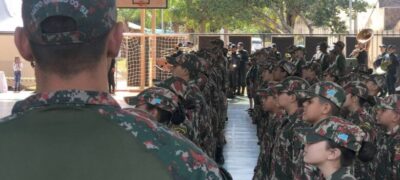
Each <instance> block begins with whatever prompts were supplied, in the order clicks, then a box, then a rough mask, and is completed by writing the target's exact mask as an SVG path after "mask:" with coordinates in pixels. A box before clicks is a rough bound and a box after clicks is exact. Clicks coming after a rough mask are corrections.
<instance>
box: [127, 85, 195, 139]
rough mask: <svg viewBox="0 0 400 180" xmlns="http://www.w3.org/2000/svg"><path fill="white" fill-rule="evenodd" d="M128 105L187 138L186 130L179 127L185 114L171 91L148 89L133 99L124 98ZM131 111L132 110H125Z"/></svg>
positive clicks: (155, 88)
mask: <svg viewBox="0 0 400 180" xmlns="http://www.w3.org/2000/svg"><path fill="white" fill-rule="evenodd" d="M125 101H126V102H127V103H128V104H129V105H133V106H135V108H136V109H140V110H143V111H145V112H148V113H149V114H151V116H152V117H153V118H154V120H155V121H156V122H159V123H161V124H164V125H166V126H168V127H170V128H171V129H172V130H174V131H176V132H178V133H180V134H182V135H183V136H187V128H186V127H185V126H180V125H181V123H183V122H184V121H185V118H186V117H185V113H184V110H183V107H182V106H181V104H182V102H180V100H179V97H178V96H177V95H176V94H175V93H173V92H172V91H170V90H168V89H166V88H161V87H151V88H148V89H146V90H144V91H142V92H141V93H139V95H137V96H135V97H125ZM125 110H127V111H132V109H125Z"/></svg>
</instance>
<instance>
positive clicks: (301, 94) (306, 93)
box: [295, 90, 317, 99]
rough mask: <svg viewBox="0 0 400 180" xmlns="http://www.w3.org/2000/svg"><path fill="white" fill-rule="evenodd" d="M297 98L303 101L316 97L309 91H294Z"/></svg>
mask: <svg viewBox="0 0 400 180" xmlns="http://www.w3.org/2000/svg"><path fill="white" fill-rule="evenodd" d="M295 93H296V94H297V96H298V97H300V98H303V99H311V98H313V97H316V96H317V95H316V94H315V93H313V92H310V91H304V90H302V91H295Z"/></svg>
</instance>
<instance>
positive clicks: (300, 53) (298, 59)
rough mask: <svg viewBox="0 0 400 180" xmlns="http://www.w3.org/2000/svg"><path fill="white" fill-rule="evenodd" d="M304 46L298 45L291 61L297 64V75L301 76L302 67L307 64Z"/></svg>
mask: <svg viewBox="0 0 400 180" xmlns="http://www.w3.org/2000/svg"><path fill="white" fill-rule="evenodd" d="M304 50H305V49H304V47H303V46H297V47H296V49H295V50H294V57H293V58H292V60H291V62H292V63H293V64H294V65H295V66H296V72H295V73H294V75H295V76H299V77H300V76H301V68H302V67H303V66H304V65H305V64H306V59H305V57H304Z"/></svg>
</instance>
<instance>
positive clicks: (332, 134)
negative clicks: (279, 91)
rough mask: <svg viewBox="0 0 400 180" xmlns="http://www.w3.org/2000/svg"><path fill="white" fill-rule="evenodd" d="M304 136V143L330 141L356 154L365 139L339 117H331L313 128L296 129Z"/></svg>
mask: <svg viewBox="0 0 400 180" xmlns="http://www.w3.org/2000/svg"><path fill="white" fill-rule="evenodd" d="M297 131H298V132H300V133H301V134H302V135H304V136H303V137H304V139H303V141H304V142H306V143H316V142H319V141H324V140H326V139H330V140H332V141H333V142H335V143H337V144H338V145H340V146H342V147H344V148H347V149H350V150H353V151H355V152H358V151H359V150H360V149H361V143H362V141H363V140H364V138H365V133H364V131H363V130H362V129H361V128H360V127H358V126H356V125H354V124H353V123H351V122H348V121H346V120H345V119H342V118H340V117H335V116H331V117H329V118H327V119H325V120H323V121H321V122H320V123H318V124H317V125H315V126H314V127H313V128H304V129H300V128H299V129H297Z"/></svg>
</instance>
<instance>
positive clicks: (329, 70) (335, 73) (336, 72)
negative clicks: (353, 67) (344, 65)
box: [322, 66, 340, 77]
mask: <svg viewBox="0 0 400 180" xmlns="http://www.w3.org/2000/svg"><path fill="white" fill-rule="evenodd" d="M322 74H323V75H328V74H329V75H331V76H334V77H339V74H340V73H339V70H338V69H337V68H335V67H334V66H331V67H329V68H326V70H325V71H324V72H323V73H322Z"/></svg>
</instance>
